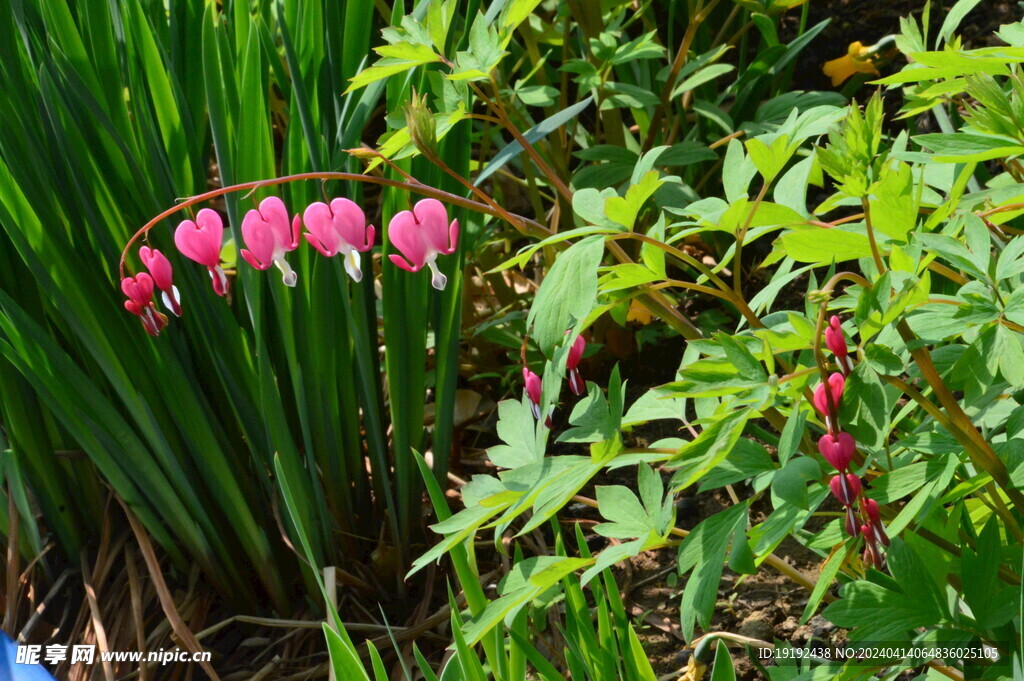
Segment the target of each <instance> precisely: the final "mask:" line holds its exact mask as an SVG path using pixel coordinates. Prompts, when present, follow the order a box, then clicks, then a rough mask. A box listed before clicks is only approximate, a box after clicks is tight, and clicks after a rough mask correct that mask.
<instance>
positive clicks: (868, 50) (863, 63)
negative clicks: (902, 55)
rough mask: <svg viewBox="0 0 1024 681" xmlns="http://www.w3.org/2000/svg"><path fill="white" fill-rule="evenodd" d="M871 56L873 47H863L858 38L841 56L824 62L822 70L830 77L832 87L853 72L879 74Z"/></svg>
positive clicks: (843, 80)
mask: <svg viewBox="0 0 1024 681" xmlns="http://www.w3.org/2000/svg"><path fill="white" fill-rule="evenodd" d="M873 57H874V50H873V48H872V47H864V46H863V45H861V44H860V41H859V40H858V41H856V42H852V43H850V47H849V49H848V50H847V51H846V54H844V55H843V56H842V57H839V58H838V59H833V60H832V61H829V62H826V63H825V66H823V67H822V71H824V72H825V75H826V76H828V77H829V78H831V79H832V87H839V86H840V85H842V84H843V83H844V82H845V81H846V79H848V78H849V77H850V76H852V75H853V74H855V73H871V74H874V75H876V76H877V75H879V73H878V69H877V68H876V67H875V62H874V59H873Z"/></svg>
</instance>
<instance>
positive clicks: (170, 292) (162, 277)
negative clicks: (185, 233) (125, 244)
mask: <svg viewBox="0 0 1024 681" xmlns="http://www.w3.org/2000/svg"><path fill="white" fill-rule="evenodd" d="M139 259H140V260H142V264H143V265H145V266H146V269H147V270H149V274H150V276H152V277H153V283H154V284H156V287H157V288H158V289H160V292H161V293H162V294H163V295H162V296H161V298H162V300H163V302H164V307H166V308H167V309H168V310H170V311H171V312H173V313H174V316H175V317H180V316H181V296H180V295H179V294H178V287H177V286H175V285H174V277H173V272H174V270H173V269H171V261H170V260H168V259H167V256H166V255H164V254H163V253H161V252H160V251H158V250H156V249H155V248H150V247H149V246H143V247H142V248H140V249H139Z"/></svg>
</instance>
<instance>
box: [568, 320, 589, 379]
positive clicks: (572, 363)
mask: <svg viewBox="0 0 1024 681" xmlns="http://www.w3.org/2000/svg"><path fill="white" fill-rule="evenodd" d="M566 333H569V331H566ZM586 348H587V341H586V340H584V338H583V335H582V334H580V335H577V336H576V339H575V340H573V342H572V347H571V348H569V356H568V357H567V358H566V360H565V368H566V371H568V372H569V389H570V390H572V394H573V395H582V394H583V393H585V392H586V390H587V388H586V385H585V384H584V383H583V377H582V376H581V375H580V371H579V368H578V367H579V365H580V360H582V359H583V351H584V350H586Z"/></svg>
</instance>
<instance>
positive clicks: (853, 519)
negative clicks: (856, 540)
mask: <svg viewBox="0 0 1024 681" xmlns="http://www.w3.org/2000/svg"><path fill="white" fill-rule="evenodd" d="M859 531H860V528H859V526H858V524H857V514H856V513H854V512H853V506H847V507H846V534H848V535H850V536H851V537H856V536H857V533H858V532H859Z"/></svg>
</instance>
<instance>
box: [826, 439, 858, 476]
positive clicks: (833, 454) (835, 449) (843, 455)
mask: <svg viewBox="0 0 1024 681" xmlns="http://www.w3.org/2000/svg"><path fill="white" fill-rule="evenodd" d="M818 451H819V452H821V455H822V456H823V457H825V460H826V461H828V462H829V463H830V464H832V467H833V468H835V469H836V470H837V471H845V470H846V469H847V468H849V466H850V461H851V460H852V459H853V454H854V452H855V451H857V443H856V442H855V441H854V439H853V436H852V435H850V434H849V433H839V434H838V435H836V436H835V437H833V436H832V435H831V434H830V433H826V434H825V435H822V436H821V439H820V440H818Z"/></svg>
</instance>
